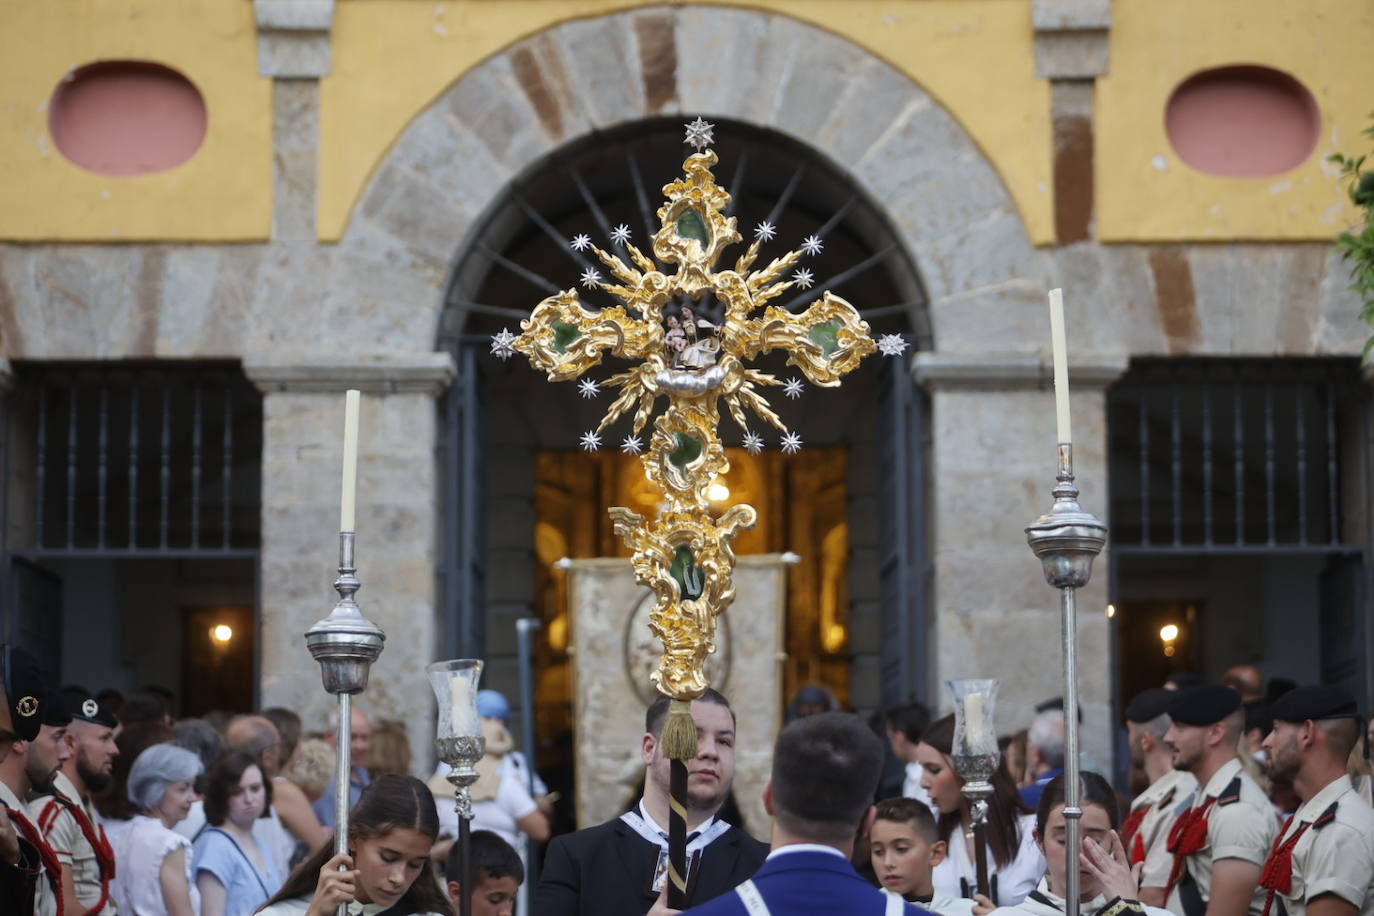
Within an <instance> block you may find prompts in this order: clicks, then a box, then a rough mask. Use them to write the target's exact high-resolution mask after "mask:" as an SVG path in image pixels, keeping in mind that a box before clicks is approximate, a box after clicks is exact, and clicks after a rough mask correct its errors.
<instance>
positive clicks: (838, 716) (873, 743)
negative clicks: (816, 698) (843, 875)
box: [773, 712, 883, 844]
mask: <svg viewBox="0 0 1374 916" xmlns="http://www.w3.org/2000/svg"><path fill="white" fill-rule="evenodd" d="M882 769H883V742H882V740H881V739H879V738H878V736H877V735H875V734H873V731H872V729H870V728H869V727H868V726H866V725H864V723H863V721H862V720H861V719H859V717H858V716H855V715H851V714H849V713H842V712H826V713H821V714H819V715H815V716H805V717H803V718H801V719H797V720H796V721H794V722H791V723H789V724H788V726H787V727H786V728H784V729H783V730H782V732H781V733H780V734H779V735H778V741H777V745H776V746H775V747H774V749H773V817H774V819H776V820H777V822H778V824H779V825H780V826H781V827H782V828H783V829H784V830H786V831H788V832H789V833H791V834H793V835H794V836H797V837H799V838H802V839H807V840H812V841H814V842H817V843H828V844H835V843H846V842H849V841H851V840H853V839H854V834H855V832H856V831H857V830H858V828H859V822H860V821H861V820H862V819H863V816H864V814H865V813H866V812H867V811H868V807H869V805H870V804H872V801H873V793H874V792H875V791H877V788H878V778H879V776H880V775H881V774H882Z"/></svg>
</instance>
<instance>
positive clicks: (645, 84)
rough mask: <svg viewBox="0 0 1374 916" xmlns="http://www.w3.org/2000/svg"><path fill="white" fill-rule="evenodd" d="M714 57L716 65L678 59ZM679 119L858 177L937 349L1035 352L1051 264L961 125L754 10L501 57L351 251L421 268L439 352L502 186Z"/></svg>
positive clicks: (422, 122) (562, 36) (911, 89)
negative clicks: (736, 132) (465, 254)
mask: <svg viewBox="0 0 1374 916" xmlns="http://www.w3.org/2000/svg"><path fill="white" fill-rule="evenodd" d="M702 48H709V49H711V52H712V53H711V55H710V57H709V59H706V58H704V57H703V56H702V55H701V54H700V53H698V54H695V55H692V54H684V53H681V52H680V49H698V50H699V49H702ZM721 61H724V62H726V63H725V65H724V67H723V68H721V67H720V66H719V62H721ZM759 86H773V87H776V88H775V90H774V91H773V92H771V93H768V92H757V91H754V89H755V88H756V87H759ZM675 112H683V113H687V112H690V113H691V114H692V115H693V116H695V115H697V114H701V115H704V116H706V117H708V118H710V117H713V116H715V117H723V118H732V119H736V120H740V121H746V122H750V123H754V124H758V125H761V126H765V127H769V128H772V129H774V130H777V131H779V132H782V133H785V134H787V135H789V136H792V137H794V138H795V139H797V140H799V141H801V142H803V143H807V144H810V145H812V146H814V147H816V148H817V149H819V150H821V151H822V152H824V153H825V154H826V155H828V156H829V157H830V158H831V159H832V160H834V161H835V162H837V163H839V164H841V165H842V166H843V167H845V168H846V169H847V170H848V171H849V173H850V175H851V176H852V177H853V179H854V181H855V183H856V184H857V185H858V186H859V187H861V188H862V189H863V190H864V191H865V192H866V193H867V194H868V195H869V196H870V197H871V198H872V199H873V200H876V201H881V202H883V204H884V205H885V207H886V208H887V210H888V213H889V216H890V218H891V220H892V222H893V224H894V226H895V227H896V229H897V231H898V234H899V237H900V238H901V241H902V242H903V244H904V246H905V247H906V249H907V251H908V252H909V254H910V255H911V257H912V258H913V259H914V261H915V263H916V265H917V268H918V270H919V271H920V273H921V276H922V281H923V282H924V284H925V287H926V290H927V293H928V295H929V297H930V306H929V307H930V311H931V321H932V325H933V330H934V337H935V343H936V346H937V347H939V348H940V349H956V350H987V349H1005V350H1022V349H1026V348H1028V347H1029V346H1030V344H1029V341H1033V340H1038V337H1037V336H1036V335H1035V334H1033V333H1028V332H1030V331H1031V329H1032V328H1034V329H1036V330H1037V331H1038V328H1039V325H1038V323H1042V319H1043V315H1042V314H1041V311H1042V300H1043V288H1044V283H1043V282H1042V281H1041V280H1040V279H1039V278H1038V277H1037V276H1036V275H1037V274H1039V273H1042V272H1044V268H1043V266H1042V259H1041V257H1040V255H1039V254H1038V253H1037V252H1036V251H1035V249H1034V248H1033V246H1032V244H1031V242H1030V239H1029V237H1028V235H1027V232H1026V229H1025V226H1024V224H1023V222H1022V220H1021V217H1020V214H1019V212H1018V211H1017V208H1016V205H1015V203H1014V201H1013V199H1012V197H1011V195H1010V194H1009V193H1008V191H1007V189H1006V187H1005V185H1004V184H1003V182H1002V180H1001V179H1000V177H999V176H998V175H997V173H996V172H995V170H994V169H993V167H992V165H991V164H990V163H989V161H988V160H987V158H986V157H985V156H984V155H983V154H982V152H981V151H980V150H979V149H978V147H977V146H976V144H975V143H974V142H973V140H972V139H971V138H970V137H969V136H968V134H967V133H966V132H965V131H964V130H963V128H962V127H960V126H959V124H958V123H957V122H956V121H955V119H954V118H953V117H952V116H951V115H950V114H949V112H948V111H947V110H945V108H943V107H942V106H941V105H940V104H939V103H937V102H936V101H935V100H933V99H932V98H931V97H930V96H929V95H928V94H927V93H925V92H924V91H923V90H922V89H921V88H920V87H919V86H917V85H916V84H915V83H914V82H912V81H911V79H910V78H908V77H907V76H906V75H904V74H902V73H900V72H899V71H897V70H896V69H894V68H893V67H891V66H890V65H888V64H887V63H885V62H884V61H882V60H880V59H879V58H877V57H875V56H873V55H872V54H871V53H870V52H868V51H866V50H865V49H863V48H861V47H859V46H858V45H856V44H853V43H852V42H849V41H846V40H844V39H841V38H838V37H836V36H834V35H832V34H830V33H828V32H826V31H824V30H821V29H818V28H816V27H814V26H810V25H807V24H804V23H801V22H798V21H796V20H794V19H791V18H789V17H786V16H782V15H777V14H768V13H761V12H756V11H749V10H740V9H729V8H720V7H711V8H709V9H707V8H694V7H684V8H677V7H674V8H671V9H669V8H661V7H660V8H650V9H647V10H643V9H641V10H633V11H626V12H622V13H615V14H611V15H607V16H602V17H598V18H593V19H583V20H576V21H571V22H566V23H562V24H560V25H557V26H554V27H552V28H550V29H547V30H545V31H543V32H540V33H539V34H537V35H534V36H532V37H530V38H527V39H525V40H523V41H521V42H519V43H517V44H515V45H513V46H511V47H510V48H508V49H506V50H505V51H503V52H502V53H500V54H497V55H494V56H493V57H490V58H488V59H487V60H486V61H484V62H483V63H482V64H480V65H478V66H477V67H475V68H473V69H472V70H470V71H469V72H467V73H466V74H464V75H463V76H462V77H461V78H459V79H458V80H457V81H455V82H454V83H453V84H452V85H451V86H450V87H449V88H448V89H447V90H445V91H444V92H443V93H442V94H441V95H440V96H439V97H438V98H437V99H436V100H435V101H434V102H433V103H432V104H430V105H429V106H428V107H427V108H426V109H425V110H423V111H422V112H421V113H420V114H419V115H418V116H417V117H416V118H415V119H414V120H413V121H412V122H411V124H410V125H409V126H408V127H407V128H406V130H405V131H404V132H403V133H402V134H401V136H400V137H399V138H398V140H397V142H396V143H395V144H394V145H393V146H392V148H391V149H390V151H389V152H388V153H387V155H386V157H385V158H384V159H383V160H382V162H381V163H380V164H379V166H378V168H377V169H376V171H375V172H374V174H373V177H372V179H371V181H370V182H369V184H368V186H367V188H366V189H365V190H364V192H363V195H362V197H361V199H360V201H359V203H358V205H357V206H356V208H355V210H354V213H353V216H352V219H351V220H350V222H349V225H348V228H347V231H346V232H345V234H344V237H343V239H342V240H341V246H343V248H344V249H348V248H350V247H353V246H363V247H365V248H368V249H372V250H375V251H381V252H383V253H384V254H385V255H386V257H387V258H388V260H394V259H395V258H397V257H400V258H403V259H407V260H409V261H410V267H411V269H417V268H418V269H419V270H420V271H421V272H422V273H423V274H424V275H425V276H426V278H427V285H429V286H432V287H433V289H434V290H435V294H434V295H432V296H430V297H429V299H428V304H429V308H430V311H429V312H428V313H427V314H425V315H424V316H423V317H421V316H418V315H415V314H414V313H412V314H411V315H410V316H408V317H407V318H406V319H405V320H404V321H403V322H398V323H403V324H404V326H405V327H407V328H408V329H410V330H411V331H412V332H419V331H420V329H421V328H422V327H423V328H424V330H425V332H426V334H427V340H426V341H425V343H424V346H425V347H426V348H427V347H429V346H432V343H433V340H434V336H435V335H434V331H435V329H436V328H437V326H438V322H439V318H440V315H439V309H440V303H441V300H442V295H441V293H442V287H443V285H444V279H443V278H444V275H445V274H446V271H447V269H448V266H449V264H450V262H451V261H452V259H453V257H454V256H455V254H456V253H457V252H459V251H461V250H462V249H463V246H464V244H465V242H466V241H467V239H468V237H469V234H470V233H471V232H472V230H473V228H474V227H475V226H476V225H477V224H478V222H479V220H480V217H481V214H482V213H483V211H484V210H485V209H486V207H487V205H488V204H489V203H490V202H491V201H492V200H493V199H494V196H495V195H496V193H497V192H498V190H499V189H500V188H501V186H503V185H504V184H505V183H506V182H508V181H510V180H512V179H513V178H514V177H515V176H516V175H517V174H518V173H519V172H520V170H521V169H522V168H523V167H524V166H525V165H527V164H528V163H530V162H531V161H533V160H535V159H537V158H539V157H540V156H542V155H544V154H546V153H548V152H550V151H552V150H553V149H555V148H556V147H558V146H560V145H562V144H563V143H565V142H567V141H569V140H572V139H574V138H577V137H580V136H584V135H586V134H588V133H591V132H594V131H596V130H599V129H604V128H607V127H611V126H614V125H616V124H620V123H624V122H627V121H633V120H638V119H641V118H644V117H649V116H654V115H663V114H672V113H675ZM406 308H408V309H412V310H413V309H414V308H415V300H414V299H413V298H412V299H411V300H410V301H409V303H408V304H407V305H406ZM414 344H418V341H415V342H414V343H413V344H412V345H414Z"/></svg>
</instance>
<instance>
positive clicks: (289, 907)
mask: <svg viewBox="0 0 1374 916" xmlns="http://www.w3.org/2000/svg"><path fill="white" fill-rule="evenodd" d="M314 902H315V895H314V894H311V895H310V896H308V897H292V898H291V899H290V900H282V901H280V902H278V903H274V904H272V905H271V906H269V907H264V908H262V909H261V910H258V912H257V914H256V916H300V914H301V913H305V912H307V911H308V910H309V909H310V904H312V903H314ZM391 905H392V906H394V904H391ZM347 906H348V916H376V914H377V913H380V912H382V911H383V910H385V909H387V907H385V906H383V905H382V904H380V903H350V904H348V905H347ZM420 916H439V914H438V913H422V914H420Z"/></svg>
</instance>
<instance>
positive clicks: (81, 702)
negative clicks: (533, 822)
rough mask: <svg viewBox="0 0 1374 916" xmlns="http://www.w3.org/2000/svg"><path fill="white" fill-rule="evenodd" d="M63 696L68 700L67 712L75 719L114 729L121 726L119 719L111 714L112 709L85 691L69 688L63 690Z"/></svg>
mask: <svg viewBox="0 0 1374 916" xmlns="http://www.w3.org/2000/svg"><path fill="white" fill-rule="evenodd" d="M62 696H63V698H64V699H65V700H66V705H67V712H68V714H70V715H71V717H72V718H73V719H80V720H81V721H83V722H92V723H94V724H96V725H103V726H105V727H106V728H114V727H116V726H117V725H119V719H117V718H115V714H114V713H112V712H110V707H108V706H106V705H104V704H103V703H101V702H100V701H99V700H97V699H96V698H95V697H93V696H91V695H90V694H89V693H87V692H86V691H85V690H83V689H81V688H72V687H67V688H64V689H63V691H62Z"/></svg>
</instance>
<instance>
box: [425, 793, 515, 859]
mask: <svg viewBox="0 0 1374 916" xmlns="http://www.w3.org/2000/svg"><path fill="white" fill-rule="evenodd" d="M434 805H435V808H436V810H437V811H438V813H439V832H440V833H444V834H448V835H449V836H451V837H456V836H458V809H457V808H456V807H455V806H454V803H453V796H452V795H443V796H435V798H434ZM538 810H539V806H538V805H536V804H535V803H534V799H533V798H530V793H529V792H528V791H527V790H526V789H525V784H524V782H522V781H521V780H519V779H502V780H501V785H500V787H499V788H497V790H496V797H495V798H494V799H492V800H491V801H481V802H474V803H473V805H472V829H473V830H490V831H491V832H492V833H495V834H496V835H497V836H499V837H500V838H501V839H503V840H505V841H506V842H507V843H509V844H510V845H511V846H513V847H515V848H516V849H523V848H524V845H525V840H524V836H525V834H524V832H523V831H522V830H521V829H520V827H519V824H518V823H517V822H518V821H519V820H520V819H521V818H522V817H528V816H529V815H531V814H533V813H534V812H535V811H538Z"/></svg>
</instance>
